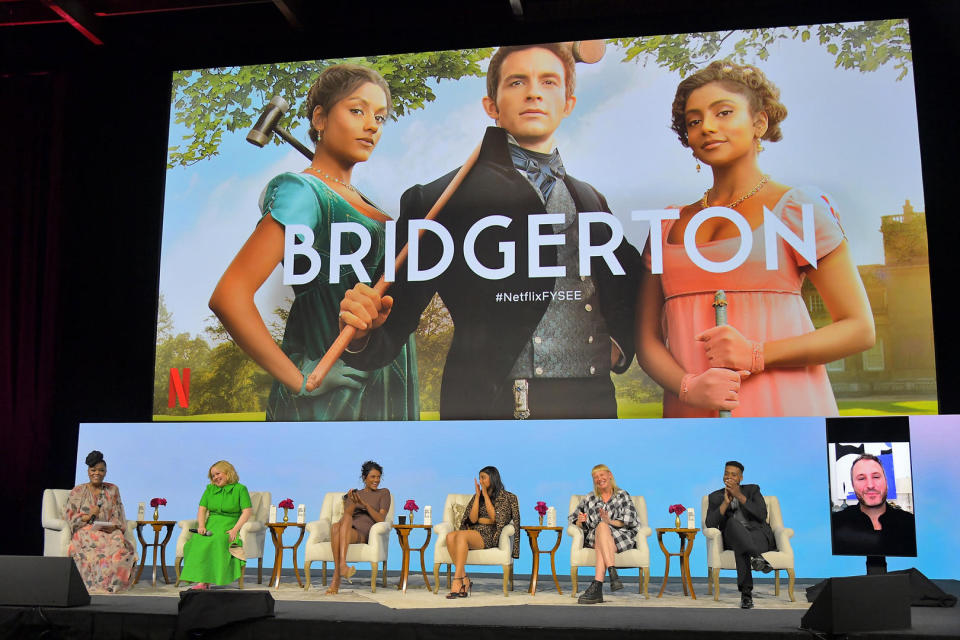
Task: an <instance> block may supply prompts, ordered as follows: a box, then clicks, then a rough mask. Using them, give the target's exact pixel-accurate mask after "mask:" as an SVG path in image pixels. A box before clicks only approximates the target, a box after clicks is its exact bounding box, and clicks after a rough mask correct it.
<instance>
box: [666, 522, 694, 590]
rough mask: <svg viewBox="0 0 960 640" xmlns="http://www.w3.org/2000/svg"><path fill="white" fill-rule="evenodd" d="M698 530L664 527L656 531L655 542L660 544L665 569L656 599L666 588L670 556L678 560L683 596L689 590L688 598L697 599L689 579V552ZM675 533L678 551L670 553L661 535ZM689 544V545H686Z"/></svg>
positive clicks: (691, 581)
mask: <svg viewBox="0 0 960 640" xmlns="http://www.w3.org/2000/svg"><path fill="white" fill-rule="evenodd" d="M698 531H700V530H699V529H677V528H676V527H665V528H662V529H661V528H658V529H657V542H659V543H660V550H661V551H663V556H664V558H666V560H667V562H666V567H665V568H664V570H663V584H662V585H660V593H658V594H657V597H658V598H659V597H660V596H662V595H663V590H664V589H666V588H667V578H668V577H669V576H670V556H677V557H679V558H680V582H681V584H682V585H683V595H687V589H688V588H689V589H690V597H692V598H693V599H694V600H696V599H697V594H695V593H694V592H693V580H691V578H690V552H691V551H693V539H694V538H696V537H697V532H698ZM671 532H672V533H676V534H677V535H678V536H680V551H679V552H676V553H672V552H670V551H667V547H666V546H664V544H663V534H665V533H671ZM688 543H689V544H688Z"/></svg>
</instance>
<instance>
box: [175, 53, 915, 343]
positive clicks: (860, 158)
mask: <svg viewBox="0 0 960 640" xmlns="http://www.w3.org/2000/svg"><path fill="white" fill-rule="evenodd" d="M734 40H735V38H730V41H734ZM621 58H622V54H621V52H620V51H619V50H616V49H613V48H609V49H608V52H607V56H606V57H605V58H604V60H603V61H602V62H601V63H599V64H597V65H583V64H581V65H578V69H577V74H578V76H577V97H578V103H577V106H576V108H575V109H574V112H573V114H572V115H571V116H570V117H569V118H568V119H567V120H566V121H565V122H564V123H563V124H562V125H561V127H560V130H559V132H558V135H557V142H558V146H559V148H560V151H561V155H562V156H563V159H564V163H565V165H566V167H567V169H568V171H569V172H570V173H571V174H572V175H574V176H576V177H578V178H580V179H584V180H586V181H588V182H590V183H591V184H593V185H594V186H596V187H597V188H598V189H599V190H600V191H601V192H602V193H604V195H605V196H606V197H607V200H608V202H609V204H610V206H611V208H612V210H613V212H614V214H615V215H617V216H618V217H620V218H621V220H623V221H624V222H625V227H626V230H627V235H628V238H630V239H631V241H634V242H635V243H640V242H642V241H643V240H644V238H645V232H644V229H643V228H642V227H641V226H639V223H634V222H631V221H629V214H630V211H632V210H636V209H652V208H660V207H664V206H669V205H675V204H686V203H689V202H692V201H693V200H695V199H697V198H699V197H700V195H701V194H702V193H703V190H704V189H706V188H707V187H709V186H710V182H711V179H710V174H709V172H708V171H704V172H703V173H701V174H697V172H696V171H695V168H694V165H695V161H694V160H693V158H692V157H691V155H690V151H689V149H686V148H684V147H682V146H681V145H680V143H679V142H678V141H677V139H676V136H675V134H674V133H673V132H672V131H670V129H669V121H670V104H671V102H672V98H673V93H674V91H675V88H676V84H677V82H679V79H680V78H679V76H678V75H677V74H675V73H671V72H668V71H665V70H662V69H660V68H658V67H656V66H655V65H653V64H648V65H647V66H643V65H641V64H637V63H636V62H626V63H624V62H621V61H620V60H621ZM759 66H760V67H761V68H762V69H763V70H764V71H765V72H766V73H767V75H768V76H769V77H770V78H771V79H772V80H773V81H774V82H775V83H776V84H777V85H778V86H779V87H780V88H781V91H782V96H781V98H782V100H783V102H784V103H785V104H786V106H787V108H788V110H789V116H788V118H787V119H786V121H785V122H784V125H783V130H784V139H783V140H782V141H781V142H779V143H768V144H766V145H765V146H766V148H767V151H765V152H764V154H763V156H762V157H761V167H762V168H763V169H764V170H765V171H767V172H768V173H770V174H771V176H772V177H773V178H774V179H776V180H779V181H781V182H784V183H786V184H791V185H794V186H803V185H815V186H817V187H820V188H821V189H823V190H824V191H826V192H827V193H829V194H830V195H831V196H832V198H833V202H834V203H835V205H836V207H837V210H838V212H839V213H840V216H841V221H842V223H843V225H844V229H845V231H846V233H847V235H848V237H849V238H850V240H851V249H852V252H853V256H854V259H855V261H856V262H857V263H858V264H874V263H880V262H882V261H883V251H882V238H881V235H880V233H879V227H880V216H882V215H889V214H896V213H900V211H901V207H902V205H903V202H904V200H905V199H910V201H911V202H912V203H913V205H914V206H915V208H916V209H918V210H923V208H924V204H923V192H922V181H921V173H920V151H919V144H918V135H917V119H916V105H915V98H914V90H913V82H912V81H913V75H912V73H911V74H910V75H908V76H907V78H906V79H905V80H903V81H900V82H896V81H895V78H896V71H895V70H894V69H892V68H881V69H879V70H878V71H875V72H872V73H860V72H857V71H845V70H837V69H834V67H833V58H832V56H830V55H829V54H828V53H827V51H826V50H825V49H824V48H823V47H820V46H818V45H816V44H815V43H813V42H812V41H811V42H809V43H806V44H802V43H800V42H797V41H779V42H777V43H775V44H774V45H772V46H771V47H770V58H769V60H768V61H766V62H759ZM484 82H485V81H484V79H483V78H469V79H464V80H461V81H457V82H451V81H444V82H442V83H440V84H439V85H438V86H437V87H436V88H435V93H436V95H437V100H436V101H435V102H432V103H428V104H427V105H426V108H424V109H422V110H419V111H414V112H412V113H411V114H410V115H407V116H405V117H403V118H401V119H400V120H399V121H396V122H391V123H389V125H388V126H387V128H386V129H385V131H384V134H383V137H382V139H381V142H380V144H379V146H378V148H377V150H376V151H375V153H374V154H373V157H372V158H371V160H370V161H369V162H367V163H365V164H361V165H358V166H357V168H356V169H355V171H354V176H353V181H354V184H356V185H358V186H359V187H360V189H361V190H363V191H364V192H365V193H366V194H367V195H368V196H370V197H371V198H372V199H373V200H374V201H376V202H378V203H379V204H380V205H381V206H382V207H383V208H384V209H385V210H386V211H387V212H388V213H390V214H391V215H394V216H395V215H397V214H398V208H399V200H400V195H401V194H402V193H403V191H404V190H406V189H407V188H409V187H410V186H411V185H413V184H417V183H424V182H429V181H430V180H433V179H435V178H437V177H439V176H441V175H443V174H445V173H447V172H448V171H450V170H452V169H454V168H455V167H457V166H459V165H460V164H461V163H462V162H463V160H464V159H465V158H466V157H467V155H468V154H469V153H470V151H471V150H472V149H473V147H474V146H475V145H476V144H477V143H478V142H479V140H480V138H481V137H482V135H483V131H484V128H485V127H486V126H488V125H489V124H492V121H490V120H489V118H487V116H486V115H485V114H484V113H483V111H482V109H481V107H480V98H481V96H482V95H483V94H484V92H485V88H484ZM304 130H305V129H304V128H303V127H301V128H300V129H299V133H300V134H301V135H303V132H304ZM184 134H185V130H184V129H183V127H181V126H179V125H171V133H170V140H171V144H175V143H177V142H179V141H180V138H181V137H182V136H183V135H184ZM244 135H245V132H236V133H234V134H232V135H231V134H225V135H224V142H223V144H222V145H221V149H220V155H219V156H217V157H215V158H212V159H209V160H204V161H201V162H199V163H197V164H195V165H193V166H190V167H186V168H184V167H177V168H174V169H171V170H169V171H168V172H167V183H166V194H165V205H164V228H163V244H162V250H161V272H160V292H161V293H162V294H163V295H164V297H165V301H166V304H167V308H168V309H169V310H170V311H171V312H172V313H173V319H174V326H175V330H176V331H177V332H182V331H186V332H189V333H191V334H197V333H201V332H202V330H203V327H204V326H205V321H206V318H207V317H208V316H209V315H210V312H209V310H208V309H207V304H206V303H207V300H208V299H209V296H210V293H211V292H212V290H213V288H214V286H215V284H216V282H217V280H218V279H219V277H220V275H221V274H222V273H223V271H224V269H225V268H226V266H227V265H228V264H229V262H230V260H231V259H232V258H233V256H234V255H235V254H236V252H237V250H238V249H239V248H240V246H241V245H242V244H243V242H244V241H245V239H246V238H247V236H248V235H249V233H250V231H251V230H252V229H253V227H254V225H255V224H256V221H257V219H258V217H259V211H258V207H257V200H258V197H259V195H260V192H261V190H262V189H263V187H264V186H265V185H266V184H267V182H268V181H269V180H270V178H272V177H273V176H275V175H276V174H278V173H281V172H283V171H300V170H302V169H303V168H304V167H305V166H306V165H307V162H306V160H305V159H304V158H303V157H302V156H301V155H300V154H299V153H298V152H296V151H294V150H293V149H292V148H290V147H289V146H287V145H284V146H282V147H276V146H269V147H267V148H265V149H258V148H256V147H254V146H252V145H250V144H248V143H247V142H246V141H245V140H244ZM291 295H292V294H291V292H290V290H289V289H288V288H286V287H283V285H282V284H281V283H280V277H279V269H278V270H277V272H275V273H274V275H273V276H271V278H270V279H269V280H268V282H267V284H266V285H265V286H264V287H262V288H261V290H260V291H259V292H258V294H257V296H256V301H257V304H258V306H259V307H260V309H261V312H262V313H263V314H264V316H265V318H266V319H267V320H268V321H269V319H270V316H271V314H272V311H273V309H274V308H275V307H276V306H278V305H279V304H281V303H282V301H283V299H284V298H285V297H291Z"/></svg>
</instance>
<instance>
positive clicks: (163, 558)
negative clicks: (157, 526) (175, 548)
mask: <svg viewBox="0 0 960 640" xmlns="http://www.w3.org/2000/svg"><path fill="white" fill-rule="evenodd" d="M165 526H166V528H167V535H166V536H164V538H163V542H161V543H160V569H161V570H162V571H163V579H164V581H165V582H166V583H167V584H170V577H169V576H168V575H167V542H169V541H170V535H171V534H172V533H173V525H172V524H171V525H165Z"/></svg>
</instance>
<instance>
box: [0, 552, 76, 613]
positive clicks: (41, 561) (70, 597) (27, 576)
mask: <svg viewBox="0 0 960 640" xmlns="http://www.w3.org/2000/svg"><path fill="white" fill-rule="evenodd" d="M0 576H3V579H2V580H0V605H14V606H27V607H77V606H83V605H86V604H90V594H89V593H87V588H86V587H85V586H84V585H83V578H81V577H80V572H79V571H77V565H75V564H74V563H73V558H49V557H45V556H0Z"/></svg>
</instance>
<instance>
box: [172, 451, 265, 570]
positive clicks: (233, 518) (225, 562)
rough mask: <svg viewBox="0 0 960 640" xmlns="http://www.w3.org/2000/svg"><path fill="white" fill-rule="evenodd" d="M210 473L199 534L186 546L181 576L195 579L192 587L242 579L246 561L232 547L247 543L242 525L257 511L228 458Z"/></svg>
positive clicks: (200, 513)
mask: <svg viewBox="0 0 960 640" xmlns="http://www.w3.org/2000/svg"><path fill="white" fill-rule="evenodd" d="M207 475H208V476H209V477H210V484H208V485H207V488H206V489H205V490H204V492H203V496H202V497H201V498H200V508H199V509H198V510H197V533H196V535H193V536H191V538H190V539H189V540H187V543H186V545H184V547H183V571H181V572H180V579H181V580H185V581H187V582H195V583H196V584H195V585H193V587H191V588H192V589H206V588H208V587H209V586H210V584H211V583H212V584H230V583H231V582H233V581H234V580H237V579H239V578H240V575H241V574H242V573H243V567H244V565H245V564H246V561H244V560H240V559H239V558H237V557H236V556H235V555H233V554H231V553H230V549H231V547H242V546H243V544H242V542H241V541H240V528H241V527H243V525H244V524H245V523H246V522H247V520H249V519H250V515H251V514H252V513H253V508H252V505H251V503H250V492H249V491H247V488H246V487H245V486H243V485H242V484H240V478H239V477H238V476H237V470H236V469H234V468H233V465H232V464H230V463H229V462H227V461H226V460H220V461H219V462H214V463H213V466H212V467H210V471H209V472H208V474H207ZM236 555H241V556H242V553H237V554H236Z"/></svg>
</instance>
